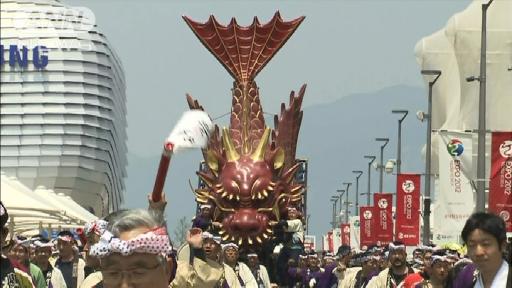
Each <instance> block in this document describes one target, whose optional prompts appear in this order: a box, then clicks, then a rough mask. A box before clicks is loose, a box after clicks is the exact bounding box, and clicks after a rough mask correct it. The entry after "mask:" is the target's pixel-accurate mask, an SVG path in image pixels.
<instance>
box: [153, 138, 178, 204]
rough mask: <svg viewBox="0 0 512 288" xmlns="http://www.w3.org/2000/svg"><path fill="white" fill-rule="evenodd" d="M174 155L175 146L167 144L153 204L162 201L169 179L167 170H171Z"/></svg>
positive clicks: (159, 167)
mask: <svg viewBox="0 0 512 288" xmlns="http://www.w3.org/2000/svg"><path fill="white" fill-rule="evenodd" d="M172 154H173V144H172V143H170V142H166V143H165V145H164V149H163V151H162V156H161V157H160V164H159V165H158V172H157V174H156V179H155V186H154V187H153V193H151V199H152V200H153V202H159V201H160V200H161V199H162V195H163V192H162V191H163V189H164V184H165V178H167V170H169V164H170V162H171V158H172Z"/></svg>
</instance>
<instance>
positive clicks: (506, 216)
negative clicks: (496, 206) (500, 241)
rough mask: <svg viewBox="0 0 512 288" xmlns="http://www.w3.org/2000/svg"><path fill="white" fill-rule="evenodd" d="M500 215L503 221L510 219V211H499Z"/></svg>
mask: <svg viewBox="0 0 512 288" xmlns="http://www.w3.org/2000/svg"><path fill="white" fill-rule="evenodd" d="M500 217H501V218H503V220H504V221H508V220H509V219H510V213H509V212H508V211H501V212H500Z"/></svg>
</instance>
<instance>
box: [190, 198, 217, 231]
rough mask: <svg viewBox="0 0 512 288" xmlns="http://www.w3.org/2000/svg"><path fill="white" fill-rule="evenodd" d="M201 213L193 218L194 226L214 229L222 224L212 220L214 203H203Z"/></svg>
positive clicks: (202, 228)
mask: <svg viewBox="0 0 512 288" xmlns="http://www.w3.org/2000/svg"><path fill="white" fill-rule="evenodd" d="M199 209H200V213H199V215H197V216H196V217H194V219H193V220H192V227H193V228H199V229H201V230H202V231H210V232H211V231H213V230H214V229H215V228H218V227H220V226H221V224H220V223H218V222H213V221H212V205H210V204H202V205H201V206H199Z"/></svg>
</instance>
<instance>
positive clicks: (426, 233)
mask: <svg viewBox="0 0 512 288" xmlns="http://www.w3.org/2000/svg"><path fill="white" fill-rule="evenodd" d="M421 74H422V75H425V76H431V77H433V79H432V80H431V81H429V82H428V114H427V155H426V157H425V160H426V161H425V195H424V197H423V244H424V245H427V244H429V242H430V181H431V169H430V163H431V158H432V149H431V148H432V147H431V146H432V137H431V133H432V87H433V86H434V84H435V83H436V81H437V79H439V77H440V76H441V70H421Z"/></svg>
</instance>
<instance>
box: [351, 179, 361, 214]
mask: <svg viewBox="0 0 512 288" xmlns="http://www.w3.org/2000/svg"><path fill="white" fill-rule="evenodd" d="M352 173H355V174H357V175H356V206H355V210H356V213H355V214H354V215H356V216H359V177H361V175H363V171H360V170H353V171H352Z"/></svg>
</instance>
